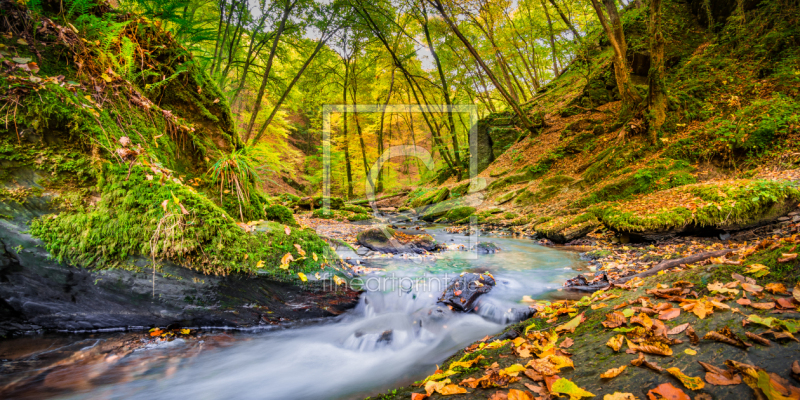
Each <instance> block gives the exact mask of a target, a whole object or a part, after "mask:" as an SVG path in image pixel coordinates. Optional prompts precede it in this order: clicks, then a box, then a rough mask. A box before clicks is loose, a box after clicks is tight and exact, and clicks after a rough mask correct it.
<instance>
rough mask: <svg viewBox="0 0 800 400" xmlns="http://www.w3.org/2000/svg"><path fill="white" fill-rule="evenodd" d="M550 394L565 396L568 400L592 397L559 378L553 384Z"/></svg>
mask: <svg viewBox="0 0 800 400" xmlns="http://www.w3.org/2000/svg"><path fill="white" fill-rule="evenodd" d="M550 392H551V393H554V394H559V393H562V394H566V395H567V396H569V399H570V400H579V399H581V398H583V397H594V395H593V394H592V393H589V392H587V391H585V390H583V389H581V388H579V387H578V385H576V384H575V383H573V382H572V381H570V380H569V379H566V378H561V379H559V380H557V381H555V382H554V383H553V386H552V387H551V388H550Z"/></svg>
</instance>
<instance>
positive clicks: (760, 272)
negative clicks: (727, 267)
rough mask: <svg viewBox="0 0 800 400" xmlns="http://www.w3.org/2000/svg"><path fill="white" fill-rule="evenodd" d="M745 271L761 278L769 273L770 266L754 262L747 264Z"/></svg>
mask: <svg viewBox="0 0 800 400" xmlns="http://www.w3.org/2000/svg"><path fill="white" fill-rule="evenodd" d="M744 273H745V274H750V275H753V276H755V277H756V278H761V277H762V276H766V275H769V267H767V266H766V265H764V264H752V265H748V266H747V269H746V270H745V271H744Z"/></svg>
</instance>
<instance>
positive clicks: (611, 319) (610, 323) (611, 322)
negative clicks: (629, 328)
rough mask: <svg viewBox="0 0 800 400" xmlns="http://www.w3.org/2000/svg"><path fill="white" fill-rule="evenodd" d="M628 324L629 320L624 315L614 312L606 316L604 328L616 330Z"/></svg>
mask: <svg viewBox="0 0 800 400" xmlns="http://www.w3.org/2000/svg"><path fill="white" fill-rule="evenodd" d="M626 322H627V319H626V318H625V316H624V315H622V313H621V312H619V311H614V312H612V313H610V314H606V320H605V321H603V326H605V327H606V328H616V327H618V326H621V325H624V324H625V323H626Z"/></svg>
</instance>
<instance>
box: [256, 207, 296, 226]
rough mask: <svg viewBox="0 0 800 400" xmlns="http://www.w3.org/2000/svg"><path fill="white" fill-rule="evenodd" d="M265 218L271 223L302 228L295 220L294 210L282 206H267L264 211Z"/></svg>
mask: <svg viewBox="0 0 800 400" xmlns="http://www.w3.org/2000/svg"><path fill="white" fill-rule="evenodd" d="M264 218H266V219H267V220H269V221H275V222H280V223H281V224H284V225H289V226H300V225H299V224H298V223H297V221H295V219H294V213H292V210H290V209H288V208H286V207H284V206H282V205H280V204H273V205H271V206H267V208H265V209H264Z"/></svg>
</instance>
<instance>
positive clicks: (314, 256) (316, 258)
mask: <svg viewBox="0 0 800 400" xmlns="http://www.w3.org/2000/svg"><path fill="white" fill-rule="evenodd" d="M311 258H313V259H314V261H319V258H318V257H317V253H311Z"/></svg>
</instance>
